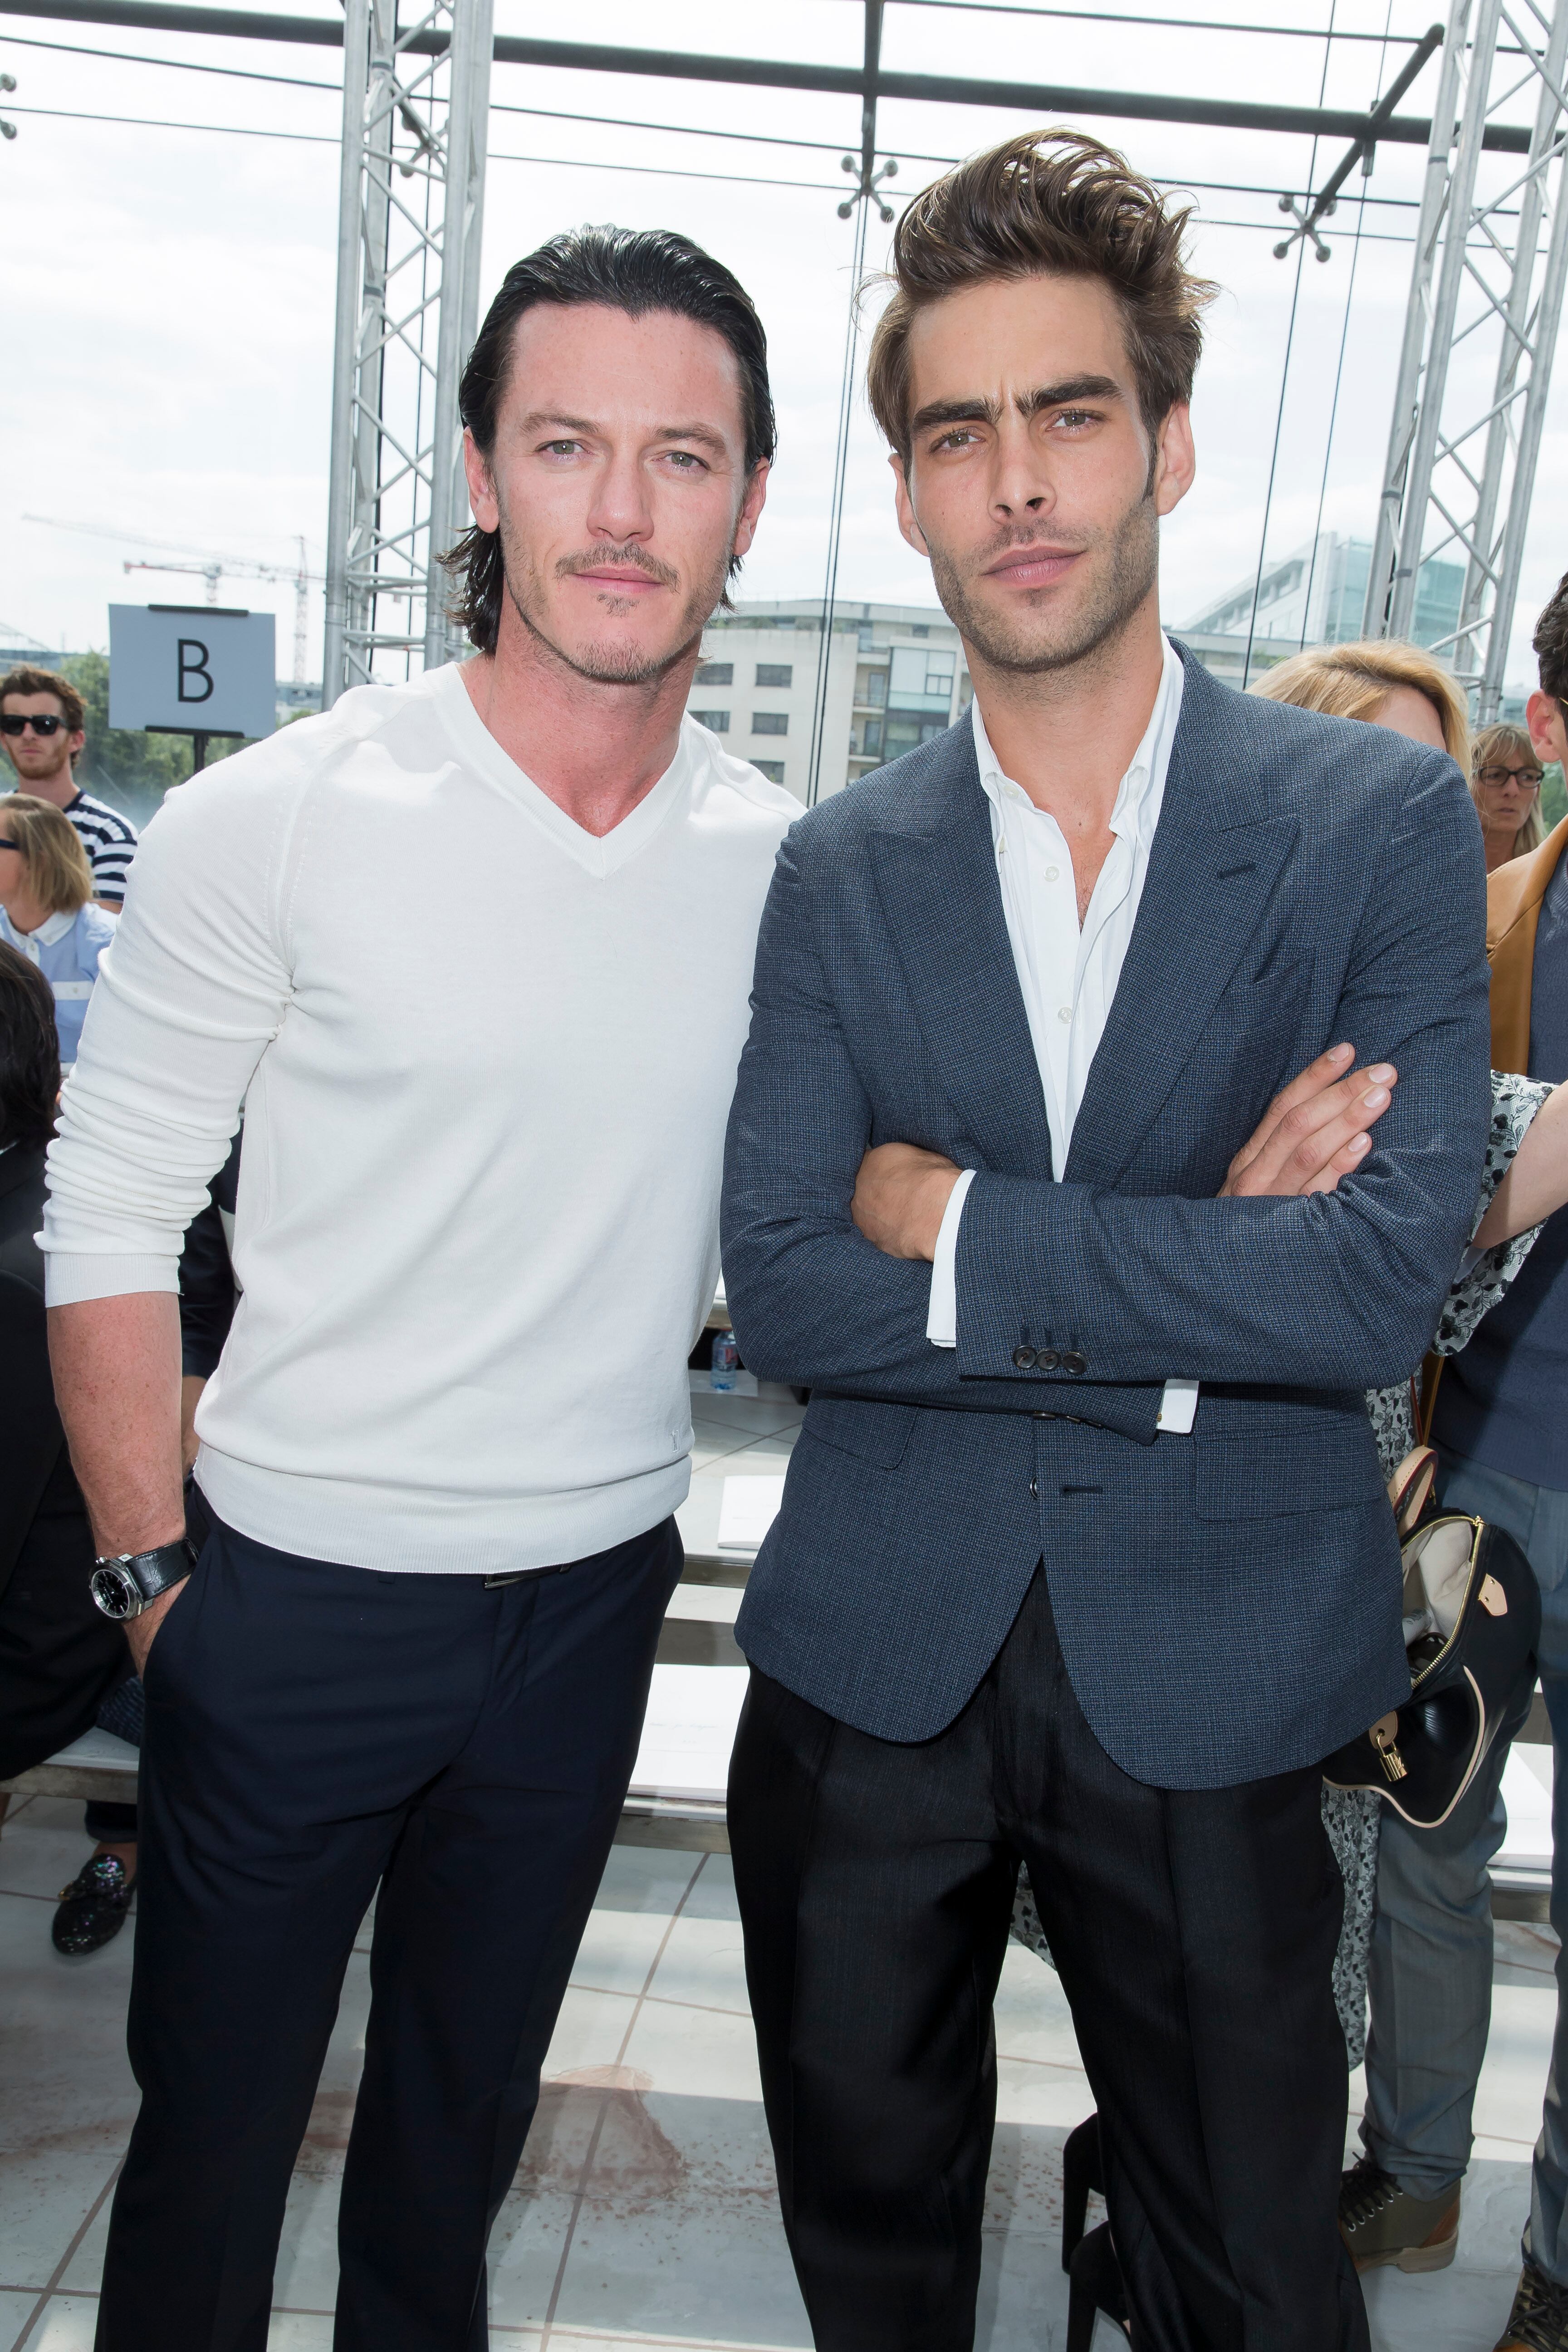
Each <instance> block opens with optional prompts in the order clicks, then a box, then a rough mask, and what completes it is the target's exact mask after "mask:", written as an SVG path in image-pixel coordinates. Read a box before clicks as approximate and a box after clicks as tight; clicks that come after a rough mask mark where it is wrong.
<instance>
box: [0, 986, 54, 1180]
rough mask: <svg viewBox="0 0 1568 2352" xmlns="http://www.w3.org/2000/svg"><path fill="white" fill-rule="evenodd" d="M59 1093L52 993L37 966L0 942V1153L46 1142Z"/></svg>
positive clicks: (50, 1131) (51, 1128)
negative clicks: (13, 1145) (8, 1147)
mask: <svg viewBox="0 0 1568 2352" xmlns="http://www.w3.org/2000/svg"><path fill="white" fill-rule="evenodd" d="M59 1091H60V1041H59V1033H58V1030H57V1029H56V1027H55V999H54V992H53V990H52V989H51V988H50V986H49V983H48V982H47V980H46V979H45V978H44V975H43V973H42V972H41V971H39V970H38V968H37V964H35V963H30V962H29V961H28V960H27V958H26V956H25V955H19V954H18V953H17V951H16V949H15V948H14V947H9V946H7V945H6V943H5V940H0V1150H4V1149H5V1146H6V1145H7V1144H11V1143H19V1144H20V1145H21V1146H22V1147H23V1149H24V1150H27V1149H29V1148H30V1147H33V1146H36V1145H37V1144H40V1143H47V1141H48V1139H49V1138H50V1136H51V1135H53V1133H54V1131H55V1104H56V1101H57V1099H58V1095H59Z"/></svg>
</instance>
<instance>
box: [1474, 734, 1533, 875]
mask: <svg viewBox="0 0 1568 2352" xmlns="http://www.w3.org/2000/svg"><path fill="white" fill-rule="evenodd" d="M1543 772H1544V771H1543V770H1542V765H1541V761H1540V759H1539V758H1538V756H1537V754H1536V750H1535V746H1534V744H1533V743H1532V742H1531V740H1530V730H1529V729H1528V728H1527V727H1515V726H1513V725H1511V724H1510V722H1508V721H1506V720H1505V721H1503V722H1502V724H1500V725H1499V726H1496V727H1483V728H1482V730H1481V731H1480V733H1479V735H1478V736H1477V737H1476V740H1475V741H1474V743H1473V744H1472V745H1471V747H1470V798H1471V799H1472V800H1473V801H1474V803H1475V804H1476V814H1477V815H1478V816H1479V818H1480V821H1481V845H1482V847H1483V848H1484V849H1485V851H1486V853H1487V872H1488V873H1489V874H1495V873H1496V871H1497V869H1498V867H1499V866H1506V865H1507V864H1508V862H1509V860H1510V858H1512V857H1525V856H1529V854H1530V852H1531V850H1532V849H1539V848H1540V846H1541V845H1542V842H1543V841H1544V840H1545V838H1546V827H1545V825H1544V824H1542V820H1541V780H1542V774H1543Z"/></svg>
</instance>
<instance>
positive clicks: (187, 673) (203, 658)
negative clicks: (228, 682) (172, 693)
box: [179, 637, 213, 702]
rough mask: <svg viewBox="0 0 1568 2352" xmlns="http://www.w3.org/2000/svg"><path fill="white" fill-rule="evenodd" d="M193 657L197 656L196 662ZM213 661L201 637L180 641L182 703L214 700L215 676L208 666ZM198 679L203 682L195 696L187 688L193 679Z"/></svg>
mask: <svg viewBox="0 0 1568 2352" xmlns="http://www.w3.org/2000/svg"><path fill="white" fill-rule="evenodd" d="M192 655H194V656H195V660H192V659H191V658H190V656H192ZM211 659H212V656H211V655H210V654H209V653H208V651H207V649H206V647H205V646H204V645H203V643H202V641H201V639H200V638H199V637H182V638H181V639H180V640H179V662H180V684H179V697H180V700H181V701H182V702H210V701H211V700H212V697H213V675H212V672H211V670H210V669H208V667H207V664H208V662H209V661H210V660H211ZM198 677H199V678H200V679H201V682H202V683H201V690H200V692H199V693H195V694H192V693H188V692H187V691H186V688H187V687H188V686H189V684H190V682H191V681H192V679H194V678H198Z"/></svg>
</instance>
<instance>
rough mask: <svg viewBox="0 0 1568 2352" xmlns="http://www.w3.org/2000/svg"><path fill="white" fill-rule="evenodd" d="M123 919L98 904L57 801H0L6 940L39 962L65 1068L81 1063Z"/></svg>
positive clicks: (18, 797)
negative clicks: (96, 992) (92, 1008)
mask: <svg viewBox="0 0 1568 2352" xmlns="http://www.w3.org/2000/svg"><path fill="white" fill-rule="evenodd" d="M117 920H118V917H117V916H114V915H111V914H110V913H109V912H108V910H107V909H106V908H102V907H100V906H96V905H95V904H94V903H93V897H92V868H91V866H89V864H88V862H87V852H86V850H85V849H83V847H82V845H81V836H80V835H79V833H78V832H77V829H76V827H75V825H74V824H72V823H71V821H70V819H69V818H68V816H66V815H65V814H63V813H62V812H61V811H60V810H59V809H58V808H56V807H55V805H54V803H52V802H51V801H41V800H36V799H35V798H34V797H33V795H32V794H31V793H11V794H10V795H9V796H8V797H7V798H6V799H4V800H0V939H3V940H5V942H6V944H7V945H8V946H10V947H14V948H16V949H17V950H19V951H20V953H21V954H23V955H25V956H26V959H27V961H28V962H29V963H32V964H36V965H37V968H38V970H39V971H41V972H42V974H43V976H44V978H45V979H46V980H47V982H48V983H49V986H50V988H51V990H52V991H53V992H54V999H55V1025H56V1027H57V1028H58V1031H59V1037H60V1066H61V1067H62V1068H63V1069H69V1067H70V1066H71V1064H72V1063H73V1062H74V1061H75V1060H76V1049H77V1044H78V1041H79V1038H80V1036H81V1024H82V1023H83V1022H84V1021H85V1020H86V1018H87V1004H88V999H89V996H90V995H91V994H92V990H93V983H94V982H95V981H96V980H97V978H98V963H99V958H100V956H101V955H102V953H103V950H104V949H105V948H106V947H107V946H108V945H109V942H110V940H111V939H112V938H113V937H114V926H115V924H116V922H117Z"/></svg>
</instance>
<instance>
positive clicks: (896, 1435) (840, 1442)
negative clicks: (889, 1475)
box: [801, 1397, 917, 1470]
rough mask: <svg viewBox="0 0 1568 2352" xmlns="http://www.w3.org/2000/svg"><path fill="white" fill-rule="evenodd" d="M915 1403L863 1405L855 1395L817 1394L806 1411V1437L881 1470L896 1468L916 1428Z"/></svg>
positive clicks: (804, 1429) (803, 1431) (804, 1434)
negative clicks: (830, 1395)
mask: <svg viewBox="0 0 1568 2352" xmlns="http://www.w3.org/2000/svg"><path fill="white" fill-rule="evenodd" d="M916 1410H917V1408H916V1407H915V1406H914V1405H912V1404H862V1403H861V1402H859V1401H858V1399H857V1398H855V1397H813V1398H812V1401H811V1402H810V1404H809V1405H807V1407H806V1410H805V1427H804V1428H803V1429H802V1431H801V1436H802V1437H803V1438H806V1437H812V1438H815V1439H816V1443H817V1444H819V1445H830V1446H831V1447H832V1448H833V1450H834V1452H835V1453H836V1454H853V1455H854V1457H855V1459H856V1460H857V1461H858V1462H869V1463H872V1464H874V1465H876V1467H877V1468H879V1469H881V1470H896V1469H897V1468H898V1466H899V1465H900V1462H901V1461H902V1460H903V1458H904V1449H905V1447H906V1446H907V1445H908V1444H909V1442H910V1430H911V1429H912V1428H913V1427H914V1422H915V1412H916Z"/></svg>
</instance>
